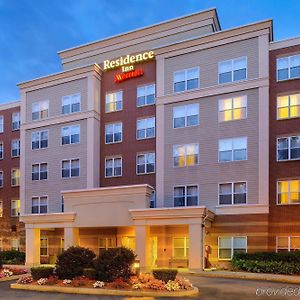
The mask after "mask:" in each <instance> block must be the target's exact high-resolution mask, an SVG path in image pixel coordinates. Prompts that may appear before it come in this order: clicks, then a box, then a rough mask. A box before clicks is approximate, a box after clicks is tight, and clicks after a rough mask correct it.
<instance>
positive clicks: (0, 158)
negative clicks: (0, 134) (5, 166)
mask: <svg viewBox="0 0 300 300" xmlns="http://www.w3.org/2000/svg"><path fill="white" fill-rule="evenodd" d="M1 148H2V155H0V160H2V159H4V142H3V141H1V142H0V149H1ZM0 153H1V151H0Z"/></svg>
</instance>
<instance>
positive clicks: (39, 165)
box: [31, 162, 49, 181]
mask: <svg viewBox="0 0 300 300" xmlns="http://www.w3.org/2000/svg"><path fill="white" fill-rule="evenodd" d="M43 164H46V165H47V178H44V179H41V165H43ZM35 165H37V166H38V167H39V171H38V174H39V178H38V179H36V180H33V179H32V175H33V172H32V168H33V166H35ZM48 172H49V169H48V163H47V162H41V163H33V164H32V165H31V181H41V180H48Z"/></svg>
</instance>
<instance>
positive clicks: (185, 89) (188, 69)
mask: <svg viewBox="0 0 300 300" xmlns="http://www.w3.org/2000/svg"><path fill="white" fill-rule="evenodd" d="M190 70H197V71H198V87H196V88H193V89H187V81H188V79H187V73H188V71H190ZM182 72H184V90H183V91H178V92H176V91H175V83H176V82H178V81H176V82H175V80H174V79H175V74H176V73H182ZM200 74H201V73H200V67H199V66H196V67H192V68H187V69H182V70H176V71H174V72H173V81H172V84H173V94H178V93H185V92H189V91H195V90H198V89H200V86H201V82H200V76H201V75H200ZM195 78H197V77H195ZM195 78H194V79H195Z"/></svg>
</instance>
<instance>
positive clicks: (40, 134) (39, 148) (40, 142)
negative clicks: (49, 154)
mask: <svg viewBox="0 0 300 300" xmlns="http://www.w3.org/2000/svg"><path fill="white" fill-rule="evenodd" d="M42 132H47V147H43V148H41V145H42V139H41V137H42ZM33 134H38V136H39V139H38V143H39V147H38V148H36V149H33V148H32V137H33ZM48 147H49V129H47V130H41V131H34V132H32V133H31V150H33V151H36V150H42V149H47V148H48Z"/></svg>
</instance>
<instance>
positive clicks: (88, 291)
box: [10, 283, 199, 297]
mask: <svg viewBox="0 0 300 300" xmlns="http://www.w3.org/2000/svg"><path fill="white" fill-rule="evenodd" d="M10 288H11V289H15V290H27V291H36V292H51V293H66V294H82V295H109V296H112V295H114V296H132V297H147V296H148V297H186V296H195V295H198V294H199V290H198V288H196V287H193V289H192V290H181V291H173V292H168V291H129V290H111V289H101V288H99V289H98V288H76V287H60V286H45V285H33V284H18V283H12V284H11V285H10Z"/></svg>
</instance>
